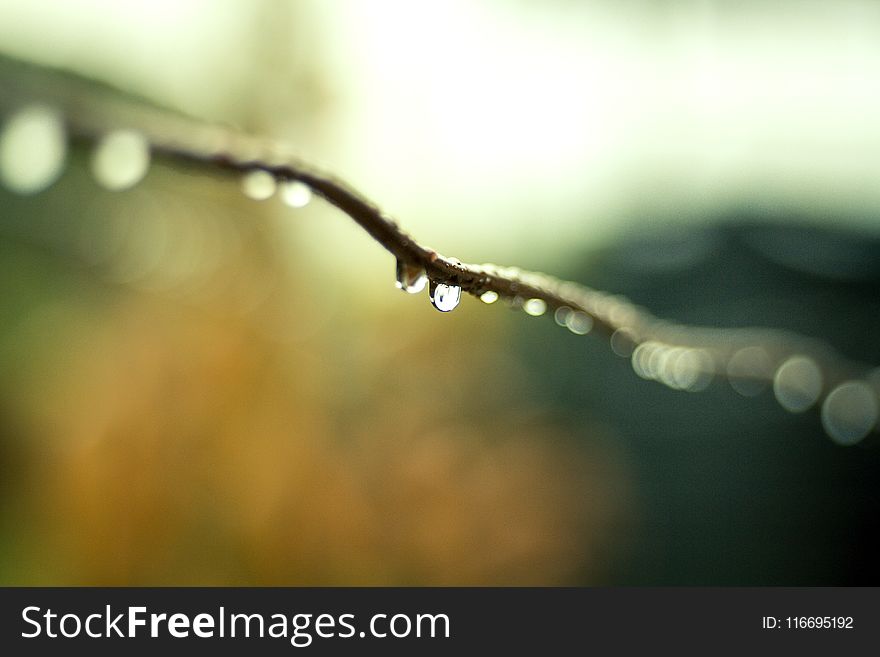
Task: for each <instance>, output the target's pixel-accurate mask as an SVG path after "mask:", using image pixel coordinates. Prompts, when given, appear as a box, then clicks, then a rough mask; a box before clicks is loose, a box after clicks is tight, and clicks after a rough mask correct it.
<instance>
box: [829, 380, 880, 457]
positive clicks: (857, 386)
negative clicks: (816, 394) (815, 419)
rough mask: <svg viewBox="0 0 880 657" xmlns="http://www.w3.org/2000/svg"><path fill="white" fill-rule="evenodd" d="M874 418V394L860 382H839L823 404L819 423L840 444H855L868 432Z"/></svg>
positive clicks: (875, 407) (875, 403)
mask: <svg viewBox="0 0 880 657" xmlns="http://www.w3.org/2000/svg"><path fill="white" fill-rule="evenodd" d="M877 419H878V408H877V397H876V395H875V394H874V391H873V390H872V389H871V388H870V387H869V386H868V385H867V384H865V383H862V382H861V381H847V382H846V383H841V384H840V385H839V386H837V387H836V388H835V389H834V390H832V391H831V392H830V393H829V394H828V396H827V397H826V398H825V402H824V403H823V404H822V426H823V427H825V432H826V433H827V434H828V435H829V436H830V437H831V440H833V441H834V442H836V443H838V444H840V445H855V444H856V443H857V442H859V441H860V440H861V439H862V438H864V437H865V436H867V435H868V433H870V431H871V429H873V428H874V426H875V425H876V424H877Z"/></svg>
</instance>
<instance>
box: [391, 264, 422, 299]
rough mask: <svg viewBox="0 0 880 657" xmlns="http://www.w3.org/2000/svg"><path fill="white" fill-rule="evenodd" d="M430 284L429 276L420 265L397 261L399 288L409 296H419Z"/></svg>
mask: <svg viewBox="0 0 880 657" xmlns="http://www.w3.org/2000/svg"><path fill="white" fill-rule="evenodd" d="M427 284H428V275H427V274H426V273H425V270H424V269H422V267H420V266H419V265H411V264H409V263H406V262H404V261H403V260H398V261H397V288H398V289H400V290H403V291H404V292H408V293H409V294H418V293H419V292H421V291H422V290H424V289H425V285H427Z"/></svg>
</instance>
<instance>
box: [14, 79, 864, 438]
mask: <svg viewBox="0 0 880 657" xmlns="http://www.w3.org/2000/svg"><path fill="white" fill-rule="evenodd" d="M2 70H3V69H2V68H0V73H2ZM16 70H17V71H18V74H19V75H18V78H13V81H14V82H17V85H18V86H17V87H15V86H12V88H11V92H12V93H9V92H10V89H9V88H4V93H3V94H2V97H3V98H4V99H5V101H6V104H7V105H8V104H9V102H8V101H9V100H10V98H14V99H15V100H17V101H19V102H20V101H21V100H22V99H27V98H28V97H29V96H34V93H33V87H34V86H36V87H37V88H38V89H39V91H40V93H39V94H38V95H37V96H38V98H39V99H40V100H43V101H48V102H50V103H52V104H53V105H54V106H58V107H61V108H62V111H63V114H64V118H65V121H66V124H67V129H68V131H69V134H70V135H71V137H72V138H74V139H79V140H86V141H88V142H92V141H94V140H96V139H98V138H100V137H101V136H102V135H103V134H105V133H106V132H108V131H110V130H113V129H118V128H126V129H135V130H138V131H140V132H141V133H142V134H143V135H145V137H146V138H147V140H148V142H149V144H150V148H151V150H152V152H153V153H154V154H155V155H161V156H164V157H167V158H170V159H172V160H178V161H185V162H190V163H197V164H199V165H202V166H205V167H209V168H213V169H217V170H222V171H226V172H230V173H235V174H239V175H242V174H247V173H250V172H254V171H265V172H268V173H269V174H271V175H272V176H273V177H274V178H275V180H276V181H278V182H287V181H299V182H301V183H303V184H305V185H307V186H308V187H309V188H310V189H311V190H312V191H313V192H314V193H315V194H317V195H319V196H321V197H322V198H324V199H325V200H326V201H327V202H329V203H330V204H332V205H334V206H336V207H337V208H338V209H339V210H341V211H342V212H343V213H344V214H346V215H347V216H348V217H350V218H351V219H352V220H354V221H355V222H356V223H357V224H358V225H359V226H360V227H361V228H363V229H364V230H365V231H366V232H367V233H368V234H369V235H370V236H371V237H372V238H373V239H374V240H375V241H376V242H377V243H379V244H380V245H381V246H382V247H384V248H385V249H386V250H387V251H388V252H390V253H391V254H392V255H393V256H394V257H395V258H397V260H398V261H399V262H400V263H403V264H404V265H406V266H408V267H410V268H412V269H414V270H416V271H419V270H421V271H423V272H424V273H425V274H426V275H427V277H428V279H429V280H430V281H431V283H432V285H437V284H444V285H450V286H457V287H459V288H461V290H462V291H464V292H467V293H470V294H472V295H474V296H477V297H481V298H483V299H484V300H487V301H490V300H494V299H501V300H503V301H506V302H507V303H508V304H510V305H513V306H514V307H523V308H524V309H525V310H526V311H527V312H529V313H530V314H543V313H544V312H545V311H546V312H549V313H550V314H553V315H554V316H555V318H556V320H557V322H558V323H560V324H562V325H564V326H567V327H568V328H570V329H571V330H572V331H574V332H576V333H585V332H588V331H589V330H591V329H592V330H594V331H597V332H600V333H603V334H605V335H606V336H609V337H610V338H611V343H612V348H613V349H614V350H615V352H616V353H618V354H620V355H621V356H626V357H631V359H632V362H633V367H634V369H635V370H636V372H637V373H638V374H639V375H640V376H643V377H644V378H649V379H656V380H659V381H661V382H663V383H666V384H667V385H669V386H670V387H673V388H680V389H690V390H698V389H702V388H704V387H705V385H707V384H708V382H709V381H710V380H711V379H712V378H713V377H714V376H730V377H731V378H732V379H733V380H740V381H741V382H745V383H746V384H749V383H751V384H758V383H764V384H767V383H769V382H771V381H773V380H774V379H776V380H777V384H778V383H779V381H778V379H779V375H780V367H781V366H783V364H785V363H790V364H791V363H792V362H794V363H795V365H792V366H793V367H794V369H795V370H796V371H795V372H794V381H793V393H792V394H793V395H794V396H795V397H797V396H798V395H801V397H811V396H812V397H814V398H813V399H812V400H808V401H809V402H810V403H808V404H807V406H810V405H812V404H813V403H815V402H818V401H821V400H822V399H824V398H826V397H827V395H828V394H829V393H830V392H831V391H832V390H834V389H835V387H837V386H838V385H839V384H841V383H843V382H846V381H851V380H857V379H861V383H860V385H862V386H863V388H864V389H870V390H872V394H873V397H874V402H873V403H874V414H875V415H876V406H877V401H876V399H877V390H876V387H877V379H876V377H874V378H871V376H870V375H869V371H870V370H871V367H870V366H868V365H865V364H861V363H854V362H851V361H848V360H847V359H845V358H844V357H842V356H841V355H840V354H839V353H837V352H836V351H834V350H833V349H831V348H830V347H829V346H827V345H825V344H824V343H822V342H820V341H817V340H813V339H809V338H805V337H803V336H800V335H797V334H794V333H791V332H787V331H781V330H774V329H758V328H752V329H724V328H706V327H696V326H682V325H678V324H674V323H670V322H667V321H664V320H661V319H658V318H656V317H654V316H653V315H652V314H651V313H649V312H648V311H647V310H645V309H643V308H640V307H638V306H636V305H634V304H633V303H631V302H630V301H628V300H627V299H625V298H623V297H620V296H615V295H611V294H607V293H605V292H601V291H597V290H593V289H591V288H589V287H586V286H583V285H579V284H577V283H572V282H566V281H561V280H559V279H556V278H554V277H552V276H548V275H546V274H542V273H536V272H527V271H522V270H520V269H518V268H513V267H499V266H496V265H490V264H482V265H479V264H466V263H462V262H459V261H458V260H457V259H455V258H450V257H446V256H443V255H441V254H439V253H437V252H436V251H435V250H433V249H430V248H427V247H425V246H423V245H421V244H419V243H418V242H417V241H416V240H415V239H413V238H412V237H411V236H410V235H408V234H407V233H406V232H405V231H403V230H402V229H401V228H400V226H399V225H398V224H397V222H396V221H394V220H393V219H391V218H390V217H389V216H388V215H387V214H385V213H384V212H383V211H382V210H380V208H379V207H378V206H377V205H375V204H374V203H372V202H370V201H368V200H367V199H366V198H365V197H364V196H362V195H361V194H359V193H357V192H356V191H354V190H352V189H351V188H350V187H349V186H347V185H346V184H344V183H343V182H341V181H339V180H338V179H336V178H335V177H333V176H329V175H326V174H324V173H321V172H319V171H317V170H316V169H315V168H313V167H311V166H308V165H307V164H305V163H303V162H301V161H299V160H297V159H296V158H293V157H291V156H290V155H289V151H287V150H286V149H285V148H284V147H283V145H280V144H277V143H275V142H271V141H267V140H265V139H259V138H255V137H251V136H248V135H244V134H240V133H237V132H234V131H231V130H229V129H228V128H224V127H219V126H212V125H207V124H205V123H204V122H202V121H199V120H196V119H191V118H188V117H185V116H182V115H180V114H177V113H173V112H169V111H167V110H163V109H161V108H157V107H156V106H154V105H151V104H150V103H149V102H147V101H144V100H143V99H133V98H132V97H130V96H127V95H125V94H123V93H122V92H119V91H118V90H113V89H110V88H107V87H105V86H104V85H100V84H94V83H88V84H89V86H88V88H84V82H83V81H82V80H80V79H78V78H71V76H69V75H66V74H59V73H58V72H55V71H45V70H43V69H36V71H37V76H38V77H39V76H40V75H41V76H42V77H43V78H46V77H50V76H55V77H54V78H53V79H54V82H55V84H54V85H47V84H45V79H43V82H44V84H37V85H33V84H32V85H31V86H30V87H28V86H27V85H23V84H22V83H21V79H22V77H23V78H24V79H25V80H30V79H31V78H32V77H33V70H32V73H31V75H30V77H29V76H27V75H25V76H22V75H21V70H20V69H16ZM0 83H4V85H3V86H4V87H9V86H10V83H9V82H8V81H7V80H4V79H3V77H2V75H0ZM47 89H49V90H51V91H52V93H50V94H48V95H49V97H48V98H46V96H47V93H46V90H47ZM487 293H488V294H487ZM798 359H800V360H798ZM805 363H806V365H805ZM811 367H813V368H815V371H814V370H813V369H811ZM817 372H818V377H819V378H818V380H807V381H806V382H805V377H806V379H811V378H812V379H815V377H814V376H812V375H813V374H816V373H817ZM811 385H812V386H813V388H815V386H818V389H816V390H812V389H809V388H810V386H811ZM804 386H806V388H804ZM869 386H870V387H869ZM795 401H797V400H795ZM790 410H800V409H794V408H790ZM874 422H876V417H875V418H874V420H873V421H872V424H873V423H874Z"/></svg>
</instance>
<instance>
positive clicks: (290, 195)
mask: <svg viewBox="0 0 880 657" xmlns="http://www.w3.org/2000/svg"><path fill="white" fill-rule="evenodd" d="M280 195H281V200H282V201H283V202H284V203H285V204H286V205H289V206H290V207H292V208H304V207H305V206H307V205H308V204H309V201H311V200H312V190H311V188H310V187H309V186H308V185H306V184H305V183H302V182H300V181H299V180H288V181H287V182H283V183H281V185H280Z"/></svg>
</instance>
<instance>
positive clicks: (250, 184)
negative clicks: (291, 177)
mask: <svg viewBox="0 0 880 657" xmlns="http://www.w3.org/2000/svg"><path fill="white" fill-rule="evenodd" d="M276 188H277V184H276V183H275V178H274V177H273V176H272V174H271V173H269V172H268V171H263V170H262V169H258V170H256V171H251V172H249V173H246V174H245V175H244V177H243V178H242V179H241V190H242V191H243V192H244V193H245V196H247V197H249V198H252V199H254V200H255V201H265V200H266V199H267V198H272V195H273V194H274V193H275V189H276Z"/></svg>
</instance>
